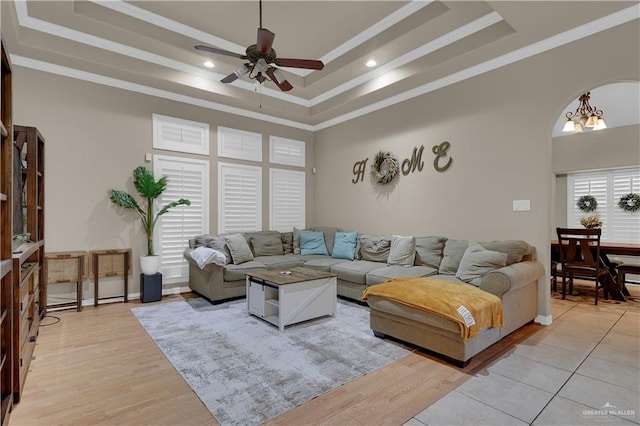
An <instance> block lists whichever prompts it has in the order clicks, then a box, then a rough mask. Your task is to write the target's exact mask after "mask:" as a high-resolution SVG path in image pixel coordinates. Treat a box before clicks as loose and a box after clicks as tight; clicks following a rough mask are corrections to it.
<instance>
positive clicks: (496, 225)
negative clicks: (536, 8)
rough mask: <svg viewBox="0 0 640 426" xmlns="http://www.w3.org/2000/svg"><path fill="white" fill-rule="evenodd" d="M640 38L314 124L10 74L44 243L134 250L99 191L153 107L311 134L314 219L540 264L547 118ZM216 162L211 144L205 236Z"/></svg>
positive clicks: (548, 225)
mask: <svg viewBox="0 0 640 426" xmlns="http://www.w3.org/2000/svg"><path fill="white" fill-rule="evenodd" d="M637 35H638V34H637V24H636V23H635V22H631V23H628V24H625V25H622V26H620V27H617V28H614V29H611V30H608V31H605V32H603V33H600V34H597V35H595V36H591V37H588V38H585V39H583V40H580V41H578V42H575V43H572V44H570V45H567V46H563V47H560V48H557V49H554V50H551V51H549V52H546V53H544V54H542V55H539V56H536V57H533V58H529V59H526V60H523V61H520V62H517V63H514V64H512V65H509V66H505V67H502V68H500V69H497V70H495V71H493V72H490V73H488V74H485V75H481V76H477V77H475V78H472V79H470V80H467V81H464V82H461V83H458V84H455V85H453V86H449V87H446V88H443V89H440V90H437V91H435V92H432V93H429V94H426V95H422V96H419V97H417V98H414V99H412V100H409V101H405V102H403V103H401V104H398V105H395V106H392V107H389V108H386V109H384V110H381V111H378V112H375V113H371V114H369V115H366V116H363V117H360V118H358V119H355V120H352V121H349V122H346V123H343V124H340V125H337V126H334V127H331V128H328V129H324V130H321V131H318V132H316V133H315V134H311V133H309V132H305V131H300V130H295V129H288V128H284V127H282V126H277V125H270V124H268V123H264V122H259V121H255V120H249V119H245V118H241V117H237V116H233V115H228V114H223V113H219V112H216V111H210V110H204V109H202V108H198V107H194V106H189V105H183V104H180V103H177V102H172V101H167V100H162V99H156V98H153V97H149V96H145V95H139V94H134V93H129V92H126V91H122V90H119V89H112V88H106V87H103V86H99V85H95V84H91V83H86V82H81V81H76V80H72V79H67V78H63V77H58V76H53V75H49V74H46V73H42V72H37V71H32V70H27V69H23V68H20V67H18V68H17V69H16V70H14V105H15V114H14V116H15V118H16V120H15V122H16V123H17V124H26V125H32V126H36V127H38V128H39V129H40V130H41V132H42V133H43V135H44V136H45V138H46V139H47V152H46V155H47V188H46V205H47V212H46V226H47V228H46V229H47V234H46V240H47V250H49V251H54V250H76V249H93V248H109V247H133V249H134V256H137V255H139V254H140V252H141V250H142V247H143V245H144V238H143V234H142V232H141V231H140V226H139V223H137V222H135V221H133V220H124V219H122V218H121V217H120V216H119V215H117V214H116V213H115V212H114V210H113V209H112V208H111V207H110V206H109V203H108V200H107V198H106V191H107V190H108V189H109V188H111V187H123V186H124V185H125V184H126V183H127V181H129V180H130V174H131V170H132V169H133V168H134V167H135V166H137V165H139V164H141V163H142V161H143V158H144V153H146V152H151V114H152V113H154V112H156V113H160V114H165V115H170V116H177V117H182V118H186V119H190V120H196V121H204V122H208V123H210V124H211V126H212V130H213V129H215V126H217V125H223V126H229V127H235V128H240V129H244V130H249V131H254V132H261V133H263V134H265V135H268V134H277V135H280V136H284V137H288V138H293V139H300V140H305V141H307V142H308V143H309V146H308V151H307V152H308V153H309V154H308V160H309V161H308V167H307V169H308V170H309V169H310V168H311V167H314V166H315V167H317V174H316V175H311V174H310V173H308V174H307V177H308V190H309V192H308V197H307V200H308V202H307V203H308V204H307V212H308V217H307V222H308V223H309V224H316V225H335V226H340V227H342V228H345V229H356V230H358V231H361V232H392V233H399V234H413V235H436V234H438V235H444V236H447V237H449V238H461V239H478V240H490V239H523V240H526V241H528V242H530V243H531V244H533V245H534V246H535V247H536V249H537V252H538V257H539V259H540V261H541V262H542V263H543V264H544V265H545V266H546V265H548V264H549V239H550V235H551V229H553V228H552V227H553V226H554V225H553V222H554V217H555V216H556V214H557V213H556V211H555V204H556V202H555V199H556V194H555V187H556V182H555V175H554V169H553V168H552V140H551V132H552V128H553V125H554V123H555V121H556V119H557V117H558V116H559V115H560V114H561V113H562V112H563V109H564V108H565V107H566V105H568V104H569V102H570V101H571V100H573V99H575V98H576V97H577V96H578V95H579V94H580V93H583V92H585V91H587V90H589V89H591V88H593V87H597V86H600V85H603V84H606V83H612V82H616V81H624V80H640V70H639V69H638V64H639V63H640V58H639V50H638V37H637ZM593 46H597V47H598V58H597V60H593V54H592V52H593V48H594V47H593ZM212 135H213V136H212V140H211V142H212V148H213V147H215V146H216V141H215V132H212ZM445 140H446V141H449V142H450V143H451V148H450V150H449V154H450V156H451V157H452V158H453V166H452V167H451V168H450V169H449V170H447V171H446V172H444V173H439V172H436V171H435V170H434V168H433V165H432V164H433V159H434V156H433V154H432V153H431V148H432V147H433V146H434V145H436V144H440V143H441V142H442V141H445ZM421 145H424V146H425V151H424V154H423V160H424V163H425V165H424V168H423V170H422V171H419V172H418V171H416V172H414V173H411V174H409V175H407V176H400V178H399V179H398V180H397V181H395V182H394V183H392V184H390V185H387V186H380V185H373V184H372V183H371V181H370V180H368V179H367V180H365V182H361V183H357V184H353V183H352V182H351V181H352V179H353V177H354V176H353V173H352V170H353V165H354V163H355V162H356V161H360V160H363V159H365V158H369V162H368V165H369V166H370V165H371V162H372V161H373V156H374V155H375V153H376V152H377V151H378V150H388V151H392V152H393V153H394V154H395V155H397V156H398V157H399V159H400V160H402V159H404V158H406V157H409V156H410V155H411V151H412V149H413V148H414V147H416V146H417V147H419V146H421ZM213 150H214V151H215V148H214V149H213ZM216 160H217V158H216V155H215V154H212V155H211V161H212V163H211V176H212V185H211V206H212V211H211V220H210V223H211V230H212V232H215V231H216V229H215V224H216V223H217V208H216V200H217V191H216V184H215V178H216V176H217V170H216V167H215V163H216ZM265 182H267V179H265ZM265 192H266V191H265ZM519 199H528V200H531V211H528V212H513V211H512V202H513V200H519ZM264 205H265V209H267V208H268V203H264ZM264 217H265V218H267V217H268V215H267V214H265V215H264ZM265 221H266V219H265ZM267 224H268V223H265V228H266V226H267ZM136 273H137V271H136ZM539 284H540V285H539V294H538V305H539V307H538V313H539V315H541V316H545V317H548V316H549V315H550V314H551V310H550V297H549V289H548V287H547V286H548V284H547V280H546V278H543V279H541V280H540V283H539ZM135 285H137V283H136V284H135ZM136 290H137V289H134V290H132V291H136ZM114 291H115V290H114ZM90 294H91V293H89V295H90ZM89 297H90V296H89Z"/></svg>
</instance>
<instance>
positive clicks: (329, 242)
mask: <svg viewBox="0 0 640 426" xmlns="http://www.w3.org/2000/svg"><path fill="white" fill-rule="evenodd" d="M311 230H312V231H320V232H322V234H323V235H324V243H325V245H326V246H327V251H328V252H329V255H331V253H333V242H334V241H335V238H336V232H342V229H340V228H334V227H332V226H314V227H313V228H311Z"/></svg>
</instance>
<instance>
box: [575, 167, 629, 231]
mask: <svg viewBox="0 0 640 426" xmlns="http://www.w3.org/2000/svg"><path fill="white" fill-rule="evenodd" d="M567 185H568V188H567V203H568V205H567V226H569V227H574V228H581V227H582V225H581V224H580V218H581V217H584V216H588V215H592V214H595V213H597V214H598V215H600V221H602V239H603V240H604V241H615V242H620V243H640V215H639V214H638V213H629V212H626V211H624V210H622V209H621V208H620V207H619V206H618V202H619V201H620V197H622V196H624V195H626V194H629V193H631V192H635V193H638V192H640V168H635V167H634V168H627V169H619V170H608V171H600V172H588V173H575V174H569V175H567ZM584 195H592V196H593V197H595V199H596V200H597V201H598V208H597V210H596V211H595V212H590V213H585V212H582V211H580V210H579V209H578V207H577V206H576V203H577V202H578V199H579V198H580V197H582V196H584Z"/></svg>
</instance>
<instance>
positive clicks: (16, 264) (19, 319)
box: [13, 241, 43, 403]
mask: <svg viewBox="0 0 640 426" xmlns="http://www.w3.org/2000/svg"><path fill="white" fill-rule="evenodd" d="M42 245H43V243H42V242H41V241H40V242H37V243H30V244H23V245H22V246H20V249H19V252H16V253H14V255H13V271H14V274H13V280H14V286H13V300H14V302H13V359H14V369H13V400H14V402H15V403H18V402H20V396H21V394H22V388H23V386H24V381H25V379H26V378H27V371H28V370H29V363H30V362H31V357H32V356H33V350H34V349H35V346H36V340H37V338H38V328H39V326H40V311H41V308H40V291H41V286H40V283H41V282H42V281H40V270H41V268H40V258H39V255H40V249H41V247H42Z"/></svg>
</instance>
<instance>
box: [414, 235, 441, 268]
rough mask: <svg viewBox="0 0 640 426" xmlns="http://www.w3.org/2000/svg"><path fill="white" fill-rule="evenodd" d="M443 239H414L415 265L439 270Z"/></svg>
mask: <svg viewBox="0 0 640 426" xmlns="http://www.w3.org/2000/svg"><path fill="white" fill-rule="evenodd" d="M446 240H447V239H446V238H445V237H416V265H422V266H429V267H431V268H435V269H438V268H440V262H442V251H443V249H444V242H445V241H446Z"/></svg>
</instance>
